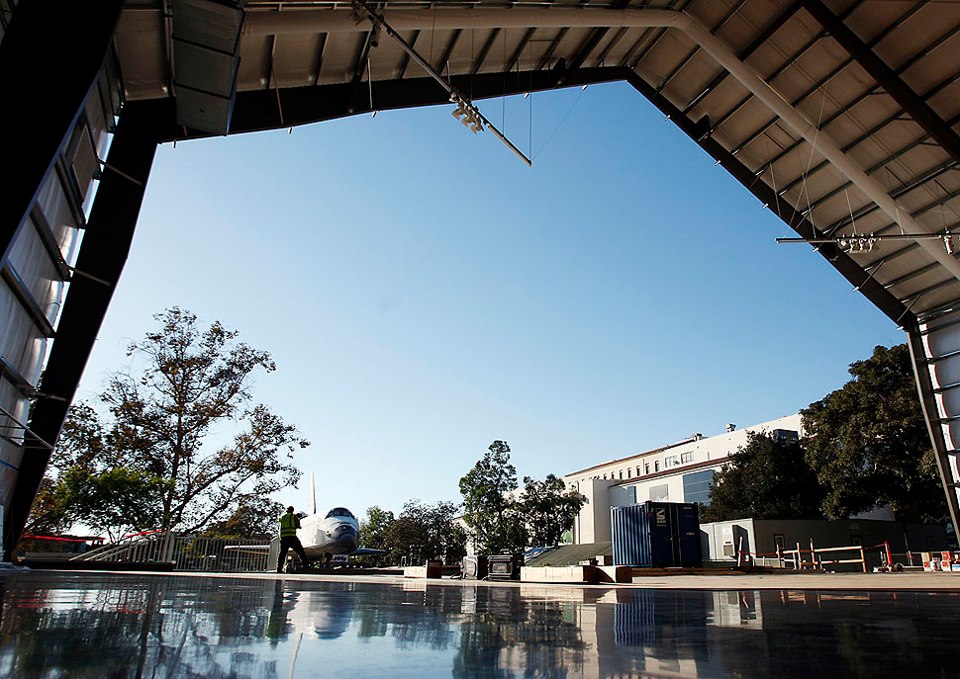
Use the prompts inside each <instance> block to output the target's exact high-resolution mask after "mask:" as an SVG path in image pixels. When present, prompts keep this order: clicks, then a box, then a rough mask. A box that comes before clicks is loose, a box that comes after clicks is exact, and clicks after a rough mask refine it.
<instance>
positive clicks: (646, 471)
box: [643, 462, 650, 474]
mask: <svg viewBox="0 0 960 679" xmlns="http://www.w3.org/2000/svg"><path fill="white" fill-rule="evenodd" d="M643 473H644V474H649V473H650V463H649V462H644V463H643Z"/></svg>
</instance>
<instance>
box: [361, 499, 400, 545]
mask: <svg viewBox="0 0 960 679" xmlns="http://www.w3.org/2000/svg"><path fill="white" fill-rule="evenodd" d="M393 521H394V516H393V512H391V511H389V510H386V509H381V508H380V507H378V506H376V505H374V506H373V507H370V508H368V509H367V518H365V519H363V520H361V521H360V540H361V542H362V543H363V546H364V547H370V548H371V549H386V548H387V542H386V540H387V531H388V530H389V529H390V524H391V523H393Z"/></svg>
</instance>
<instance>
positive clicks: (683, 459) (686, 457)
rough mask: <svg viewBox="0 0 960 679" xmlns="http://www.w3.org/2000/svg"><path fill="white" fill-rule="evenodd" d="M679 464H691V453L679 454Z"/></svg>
mask: <svg viewBox="0 0 960 679" xmlns="http://www.w3.org/2000/svg"><path fill="white" fill-rule="evenodd" d="M680 462H682V463H683V464H687V463H688V462H693V453H692V452H690V453H680Z"/></svg>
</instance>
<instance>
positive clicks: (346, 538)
mask: <svg viewBox="0 0 960 679" xmlns="http://www.w3.org/2000/svg"><path fill="white" fill-rule="evenodd" d="M336 541H337V546H338V547H340V548H341V549H343V550H345V551H348V552H352V551H353V550H355V549H356V548H357V545H358V541H357V533H356V531H354V530H350V529H348V528H347V527H344V528H342V529H340V530H338V531H337V535H336Z"/></svg>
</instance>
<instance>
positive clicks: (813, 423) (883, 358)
mask: <svg viewBox="0 0 960 679" xmlns="http://www.w3.org/2000/svg"><path fill="white" fill-rule="evenodd" d="M849 372H850V374H851V375H852V376H853V379H851V380H850V381H849V382H847V383H846V384H845V385H844V386H843V387H841V388H840V389H838V390H836V391H834V392H831V393H830V394H827V395H826V396H825V397H823V398H822V399H821V400H819V401H816V402H814V403H811V404H810V406H809V407H808V408H806V409H804V410H802V411H801V415H802V417H803V427H804V429H805V430H806V433H807V436H808V437H809V438H808V441H807V443H806V450H807V460H808V461H809V463H810V466H811V467H812V468H813V469H814V471H815V472H816V474H817V478H818V479H819V480H820V483H821V484H822V485H823V487H824V488H825V490H826V497H825V498H824V501H823V510H824V512H825V513H826V515H827V516H829V517H830V518H843V517H847V516H850V515H852V514H857V513H859V512H863V511H868V510H871V509H874V508H875V507H883V506H889V507H891V508H892V509H893V510H894V511H895V512H896V513H897V514H898V515H899V517H900V518H902V519H905V520H942V519H943V518H944V517H945V516H946V512H947V509H946V502H945V498H944V494H943V488H942V487H941V485H940V480H939V475H938V472H937V467H936V459H935V457H934V454H933V450H932V448H931V446H930V438H929V435H928V433H927V428H926V424H925V423H924V420H923V414H922V411H921V409H920V403H919V400H918V396H917V388H916V384H915V381H914V375H913V368H912V363H911V360H910V352H909V349H908V348H907V346H906V345H905V344H899V345H896V346H893V347H890V348H889V349H888V348H886V347H883V346H877V347H875V348H874V350H873V355H872V356H871V357H870V358H869V359H866V360H863V361H856V362H855V363H853V364H851V366H850V370H849Z"/></svg>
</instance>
